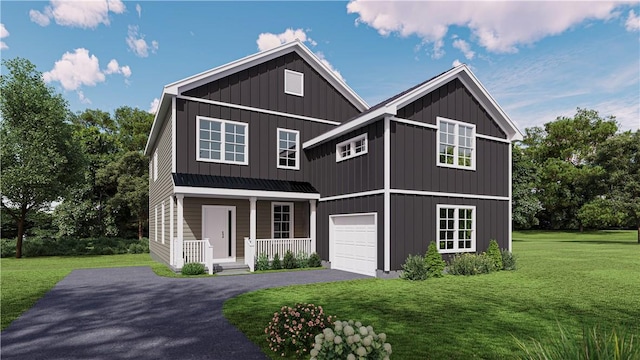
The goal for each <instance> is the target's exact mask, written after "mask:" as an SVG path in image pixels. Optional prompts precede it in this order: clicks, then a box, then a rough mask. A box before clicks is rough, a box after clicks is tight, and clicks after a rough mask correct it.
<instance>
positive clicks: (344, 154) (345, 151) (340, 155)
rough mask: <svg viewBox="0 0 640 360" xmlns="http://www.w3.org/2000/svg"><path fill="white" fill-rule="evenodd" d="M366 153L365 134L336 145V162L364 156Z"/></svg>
mask: <svg viewBox="0 0 640 360" xmlns="http://www.w3.org/2000/svg"><path fill="white" fill-rule="evenodd" d="M367 151H368V146H367V134H366V133H365V134H362V135H358V136H356V137H354V138H352V139H349V140H347V141H343V142H341V143H339V144H338V145H336V162H340V161H343V160H347V159H350V158H352V157H356V156H360V155H364V154H366V153H367Z"/></svg>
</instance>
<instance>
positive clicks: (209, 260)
mask: <svg viewBox="0 0 640 360" xmlns="http://www.w3.org/2000/svg"><path fill="white" fill-rule="evenodd" d="M182 251H183V252H182V254H183V255H182V257H183V259H184V263H185V264H186V263H191V262H195V263H201V264H203V265H204V266H206V267H207V268H208V269H209V274H213V245H212V244H211V241H209V239H204V240H184V241H183V247H182Z"/></svg>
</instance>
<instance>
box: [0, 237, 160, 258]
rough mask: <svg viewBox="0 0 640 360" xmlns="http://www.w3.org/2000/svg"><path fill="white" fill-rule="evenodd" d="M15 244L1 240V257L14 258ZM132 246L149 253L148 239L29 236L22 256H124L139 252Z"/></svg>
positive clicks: (23, 246) (25, 240)
mask: <svg viewBox="0 0 640 360" xmlns="http://www.w3.org/2000/svg"><path fill="white" fill-rule="evenodd" d="M15 243H16V241H15V239H13V240H3V242H2V254H1V256H2V257H8V256H15ZM134 244H135V245H140V246H141V247H142V248H141V249H142V252H144V253H148V252H149V240H148V239H142V240H138V239H122V238H110V237H100V238H75V237H68V236H62V237H51V236H29V237H27V238H25V239H24V242H23V245H22V254H23V255H24V256H25V257H36V256H78V255H109V254H126V253H128V252H131V251H132V250H134V251H139V249H140V248H139V247H138V246H135V247H132V246H131V245H134Z"/></svg>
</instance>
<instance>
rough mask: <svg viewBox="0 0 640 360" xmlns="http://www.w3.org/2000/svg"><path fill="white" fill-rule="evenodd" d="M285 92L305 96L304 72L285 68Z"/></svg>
mask: <svg viewBox="0 0 640 360" xmlns="http://www.w3.org/2000/svg"><path fill="white" fill-rule="evenodd" d="M284 92H285V93H286V94H291V95H297V96H304V74H303V73H299V72H297V71H292V70H287V69H285V70H284Z"/></svg>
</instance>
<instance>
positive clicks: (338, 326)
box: [335, 322, 342, 332]
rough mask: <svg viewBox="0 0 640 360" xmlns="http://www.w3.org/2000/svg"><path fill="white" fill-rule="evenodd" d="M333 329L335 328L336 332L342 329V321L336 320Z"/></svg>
mask: <svg viewBox="0 0 640 360" xmlns="http://www.w3.org/2000/svg"><path fill="white" fill-rule="evenodd" d="M335 329H336V332H338V331H342V323H341V322H337V323H336V325H335Z"/></svg>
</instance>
